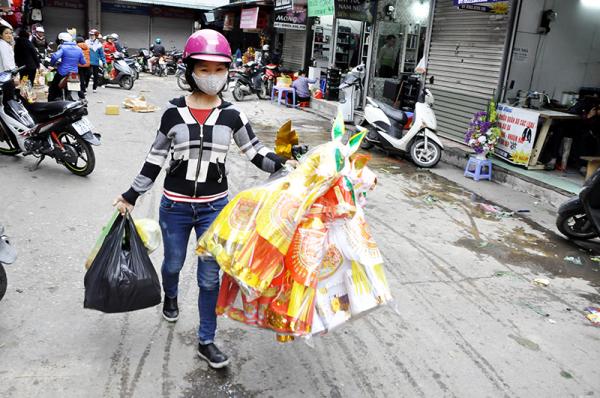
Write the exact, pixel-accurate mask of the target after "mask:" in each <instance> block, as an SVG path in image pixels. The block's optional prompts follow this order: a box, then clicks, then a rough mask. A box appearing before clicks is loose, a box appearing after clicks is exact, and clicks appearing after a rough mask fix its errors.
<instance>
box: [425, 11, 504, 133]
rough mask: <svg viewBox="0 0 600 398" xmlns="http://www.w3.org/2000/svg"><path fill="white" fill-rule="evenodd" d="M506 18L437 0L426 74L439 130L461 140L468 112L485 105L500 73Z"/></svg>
mask: <svg viewBox="0 0 600 398" xmlns="http://www.w3.org/2000/svg"><path fill="white" fill-rule="evenodd" d="M508 20H509V18H508V16H507V15H492V14H488V13H483V12H478V11H468V10H461V9H458V8H456V7H454V6H453V4H452V0H437V1H436V4H435V11H434V15H433V24H432V30H431V44H430V46H429V56H428V63H427V75H428V76H427V77H428V79H429V77H431V76H433V77H434V84H431V85H429V87H430V88H431V91H432V93H433V95H434V97H435V105H434V110H435V113H436V116H437V121H438V132H439V134H440V135H443V136H445V137H447V138H450V139H453V140H458V141H460V142H463V139H464V134H465V131H466V130H467V128H468V125H469V121H470V119H471V117H472V115H473V114H474V113H475V112H478V111H481V110H485V107H486V104H487V102H488V101H489V99H490V98H491V97H492V95H493V93H494V90H496V89H497V88H498V83H499V81H500V78H501V76H500V75H501V74H502V69H503V59H504V47H505V41H506V37H507V31H508Z"/></svg>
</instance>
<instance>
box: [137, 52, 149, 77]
mask: <svg viewBox="0 0 600 398" xmlns="http://www.w3.org/2000/svg"><path fill="white" fill-rule="evenodd" d="M150 58H152V53H151V52H150V51H149V50H148V49H146V48H142V49H140V52H139V53H138V55H137V56H136V59H137V63H138V64H139V65H140V66H141V68H142V70H141V71H140V72H146V73H149V72H150V70H149V69H148V60H149V59H150Z"/></svg>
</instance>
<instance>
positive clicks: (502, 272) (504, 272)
mask: <svg viewBox="0 0 600 398" xmlns="http://www.w3.org/2000/svg"><path fill="white" fill-rule="evenodd" d="M511 275H513V273H512V272H510V271H496V272H494V276H511Z"/></svg>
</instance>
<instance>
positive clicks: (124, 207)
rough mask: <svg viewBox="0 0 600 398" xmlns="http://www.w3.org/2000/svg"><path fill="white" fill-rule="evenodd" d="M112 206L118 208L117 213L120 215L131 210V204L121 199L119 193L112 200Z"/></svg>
mask: <svg viewBox="0 0 600 398" xmlns="http://www.w3.org/2000/svg"><path fill="white" fill-rule="evenodd" d="M113 206H115V207H116V208H117V210H119V213H121V214H122V215H125V212H126V211H127V212H129V213H131V212H132V211H133V205H132V204H131V203H129V202H128V201H126V200H125V199H123V197H122V196H121V195H119V196H117V198H116V199H115V201H114V202H113Z"/></svg>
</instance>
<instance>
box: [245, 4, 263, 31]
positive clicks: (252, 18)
mask: <svg viewBox="0 0 600 398" xmlns="http://www.w3.org/2000/svg"><path fill="white" fill-rule="evenodd" d="M258 11H259V8H258V7H254V8H244V9H242V14H241V16H240V29H256V24H257V22H258Z"/></svg>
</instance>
